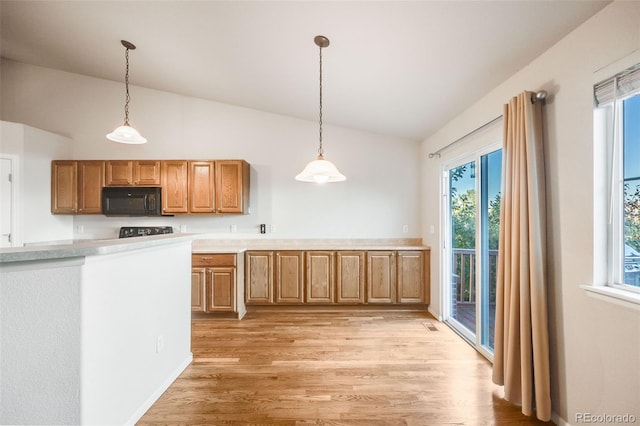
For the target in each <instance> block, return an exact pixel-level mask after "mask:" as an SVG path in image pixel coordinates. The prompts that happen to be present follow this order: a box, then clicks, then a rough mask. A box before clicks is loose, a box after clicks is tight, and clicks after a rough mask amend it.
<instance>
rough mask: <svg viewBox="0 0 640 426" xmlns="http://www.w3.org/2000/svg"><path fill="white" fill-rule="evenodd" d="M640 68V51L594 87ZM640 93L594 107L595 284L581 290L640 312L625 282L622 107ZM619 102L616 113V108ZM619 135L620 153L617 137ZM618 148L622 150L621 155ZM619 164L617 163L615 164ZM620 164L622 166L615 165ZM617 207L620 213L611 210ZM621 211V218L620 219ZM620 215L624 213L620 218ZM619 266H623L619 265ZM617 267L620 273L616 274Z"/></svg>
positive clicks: (639, 295) (637, 292) (597, 78)
mask: <svg viewBox="0 0 640 426" xmlns="http://www.w3.org/2000/svg"><path fill="white" fill-rule="evenodd" d="M638 64H640V52H636V53H634V54H632V55H629V56H628V57H626V58H623V59H621V60H620V61H617V62H616V63H614V64H610V65H609V66H607V67H604V68H603V69H601V70H599V71H598V72H596V73H595V74H594V80H593V81H594V89H595V87H596V86H598V84H600V83H601V82H603V81H605V80H611V79H613V78H614V76H617V75H619V74H621V73H623V72H624V71H625V70H628V69H630V68H633V67H636V66H638ZM638 95H640V90H634V91H633V92H632V93H627V94H625V96H624V97H621V98H620V99H616V100H615V101H614V102H611V103H609V104H605V105H597V101H596V102H595V103H594V108H593V144H594V145H593V155H594V157H593V165H594V174H593V178H594V180H593V185H594V186H593V189H594V200H593V201H594V204H593V207H594V211H593V218H594V229H593V235H594V240H593V244H594V246H593V255H594V259H593V282H592V283H591V284H587V285H581V286H580V287H581V288H582V289H583V290H585V291H586V293H587V295H588V296H590V297H593V298H596V299H599V300H602V301H605V302H609V303H613V304H616V305H620V306H623V307H626V308H630V309H632V310H637V311H640V288H639V287H636V286H633V285H628V284H621V283H623V282H624V280H623V278H622V277H624V215H623V209H624V205H623V203H624V199H623V185H624V183H623V179H622V178H623V163H622V158H623V145H622V142H623V140H622V138H623V127H622V125H623V121H622V117H623V110H622V105H621V103H622V102H623V101H624V100H625V99H628V98H631V97H633V96H638ZM616 104H618V107H617V110H616V111H615V120H614V114H613V113H614V106H615V105H616ZM614 130H615V135H616V137H617V139H619V140H618V143H617V144H616V149H614V145H613V134H614ZM616 150H617V151H616ZM614 161H615V162H616V163H614ZM614 166H617V167H614ZM612 203H616V206H617V209H613V211H612V209H611V207H610V206H611V204H612ZM612 213H615V220H612V219H614V215H612ZM618 213H619V214H618ZM616 265H618V266H616ZM616 269H617V270H616Z"/></svg>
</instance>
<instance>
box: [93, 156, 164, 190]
mask: <svg viewBox="0 0 640 426" xmlns="http://www.w3.org/2000/svg"><path fill="white" fill-rule="evenodd" d="M160 176H161V173H160V161H156V160H136V161H133V160H109V161H107V162H106V180H105V185H106V186H132V185H133V186H160V184H161V177H160Z"/></svg>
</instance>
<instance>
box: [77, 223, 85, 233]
mask: <svg viewBox="0 0 640 426" xmlns="http://www.w3.org/2000/svg"><path fill="white" fill-rule="evenodd" d="M77 229H78V234H84V225H78V228H77Z"/></svg>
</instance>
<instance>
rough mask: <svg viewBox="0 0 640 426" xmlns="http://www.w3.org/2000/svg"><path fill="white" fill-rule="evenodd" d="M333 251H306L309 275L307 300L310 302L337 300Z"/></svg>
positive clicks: (306, 282) (324, 302) (306, 288)
mask: <svg viewBox="0 0 640 426" xmlns="http://www.w3.org/2000/svg"><path fill="white" fill-rule="evenodd" d="M334 257H335V253H334V252H332V251H308V252H306V262H307V268H306V269H307V271H306V272H307V276H306V279H305V284H306V285H305V286H304V287H305V301H306V302H307V303H310V304H328V303H334V302H335V296H334V292H335V289H334V273H333V265H334Z"/></svg>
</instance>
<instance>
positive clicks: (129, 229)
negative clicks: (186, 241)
mask: <svg viewBox="0 0 640 426" xmlns="http://www.w3.org/2000/svg"><path fill="white" fill-rule="evenodd" d="M160 234H173V227H171V226H123V227H122V228H120V234H119V235H118V238H131V237H145V236H147V235H160Z"/></svg>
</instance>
